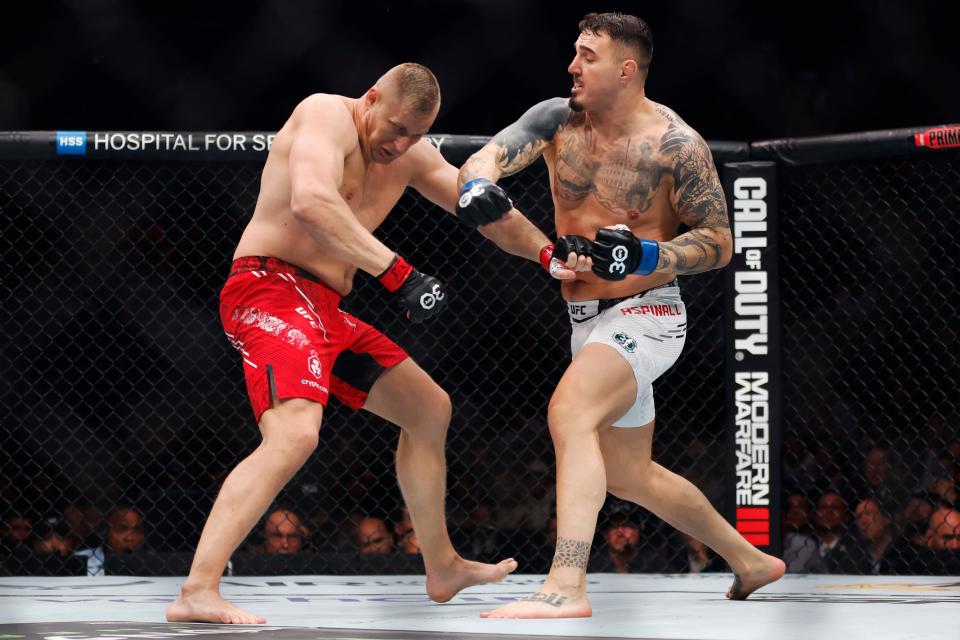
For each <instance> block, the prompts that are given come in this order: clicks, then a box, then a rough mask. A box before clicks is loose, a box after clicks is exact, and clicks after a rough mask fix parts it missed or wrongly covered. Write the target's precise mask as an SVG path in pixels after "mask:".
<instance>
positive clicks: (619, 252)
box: [608, 244, 629, 273]
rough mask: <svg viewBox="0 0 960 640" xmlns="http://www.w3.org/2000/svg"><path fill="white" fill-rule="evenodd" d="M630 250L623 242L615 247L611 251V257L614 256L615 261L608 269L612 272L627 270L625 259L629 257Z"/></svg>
mask: <svg viewBox="0 0 960 640" xmlns="http://www.w3.org/2000/svg"><path fill="white" fill-rule="evenodd" d="M627 255H629V252H628V251H627V248H626V247H625V246H623V245H622V244H618V245H617V246H615V247H614V248H613V251H611V252H610V257H611V258H613V262H611V263H610V267H609V269H608V271H609V272H610V273H623V272H624V271H626V270H627V265H625V264H624V261H626V259H627Z"/></svg>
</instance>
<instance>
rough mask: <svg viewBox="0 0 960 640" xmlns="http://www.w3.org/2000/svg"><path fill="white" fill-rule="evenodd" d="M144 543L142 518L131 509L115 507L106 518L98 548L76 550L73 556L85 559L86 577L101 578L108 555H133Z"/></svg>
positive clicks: (144, 535)
mask: <svg viewBox="0 0 960 640" xmlns="http://www.w3.org/2000/svg"><path fill="white" fill-rule="evenodd" d="M145 543H146V534H145V533H144V526H143V516H142V515H141V514H140V512H139V511H137V510H136V509H134V508H133V507H129V506H123V507H117V508H116V509H114V510H113V511H111V512H110V515H109V516H107V532H106V535H105V536H104V541H103V544H102V545H101V546H99V547H93V548H89V547H88V548H85V549H80V550H78V551H77V552H76V553H75V555H78V556H81V557H85V558H86V559H87V575H88V576H102V575H104V574H105V571H104V565H105V563H106V557H107V555H109V554H114V553H116V554H121V553H133V552H136V551H140V550H142V549H143V546H144V544H145Z"/></svg>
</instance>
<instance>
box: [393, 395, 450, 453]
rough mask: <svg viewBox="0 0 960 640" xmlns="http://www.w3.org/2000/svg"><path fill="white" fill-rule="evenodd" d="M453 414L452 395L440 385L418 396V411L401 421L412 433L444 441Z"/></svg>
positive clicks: (410, 413) (405, 429)
mask: <svg viewBox="0 0 960 640" xmlns="http://www.w3.org/2000/svg"><path fill="white" fill-rule="evenodd" d="M452 416H453V403H452V402H451V401H450V395H449V394H448V393H447V392H446V391H444V390H443V389H441V388H440V387H439V386H434V387H433V389H431V391H430V392H429V393H426V394H423V395H422V396H420V397H418V398H417V402H416V411H414V412H409V415H408V416H406V417H405V419H404V420H403V421H402V422H400V423H399V426H400V428H402V429H403V430H404V431H406V432H408V433H409V434H410V435H412V436H415V437H421V438H429V439H431V440H437V441H438V442H443V441H445V439H446V436H447V429H448V428H449V427H450V418H451V417H452Z"/></svg>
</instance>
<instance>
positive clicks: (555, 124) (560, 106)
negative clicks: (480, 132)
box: [490, 98, 573, 176]
mask: <svg viewBox="0 0 960 640" xmlns="http://www.w3.org/2000/svg"><path fill="white" fill-rule="evenodd" d="M572 113H573V112H572V111H571V109H570V106H569V105H568V104H567V100H566V99H564V98H551V99H550V100H544V101H543V102H541V103H539V104H536V105H534V106H533V107H531V108H530V109H529V110H528V111H527V112H526V113H524V114H523V115H522V116H520V119H519V120H517V121H516V122H514V123H513V124H512V125H510V126H509V127H507V128H506V129H504V130H503V131H501V132H500V133H498V134H497V135H495V136H494V137H493V140H491V141H490V144H491V145H493V146H495V147H496V148H497V164H498V165H499V167H500V170H501V171H502V172H503V174H504V175H508V176H509V175H513V174H514V173H516V172H518V171H520V170H521V169H524V168H526V167H528V166H530V165H531V164H533V162H534V161H535V160H536V159H537V158H539V157H540V154H541V153H543V149H544V148H545V147H546V146H547V145H548V144H549V143H550V141H551V140H553V136H554V134H555V133H556V132H557V129H559V128H560V125H562V124H563V123H564V122H566V121H567V119H568V118H569V117H570V115H571V114H572Z"/></svg>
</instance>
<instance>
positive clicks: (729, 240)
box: [717, 230, 733, 269]
mask: <svg viewBox="0 0 960 640" xmlns="http://www.w3.org/2000/svg"><path fill="white" fill-rule="evenodd" d="M719 250H720V256H719V257H720V261H719V263H718V264H717V268H718V269H723V268H724V267H725V266H727V265H728V264H730V260H731V259H732V258H733V237H732V236H731V235H730V231H729V230H727V232H726V233H725V234H723V240H722V241H721V242H720V247H719Z"/></svg>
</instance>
